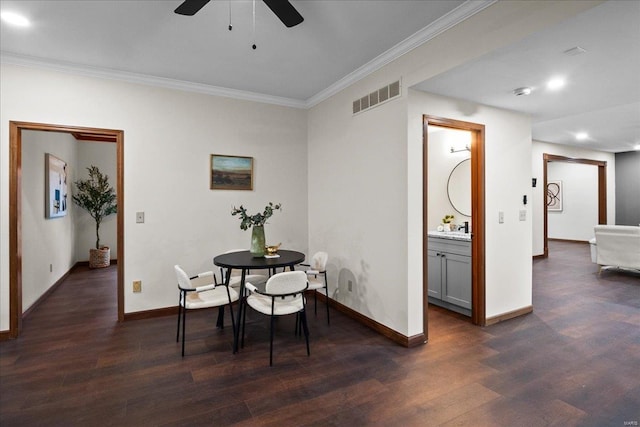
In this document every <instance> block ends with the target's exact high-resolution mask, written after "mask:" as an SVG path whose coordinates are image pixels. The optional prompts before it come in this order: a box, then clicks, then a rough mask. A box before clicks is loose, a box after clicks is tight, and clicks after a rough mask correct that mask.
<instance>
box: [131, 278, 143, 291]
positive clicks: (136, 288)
mask: <svg viewBox="0 0 640 427" xmlns="http://www.w3.org/2000/svg"><path fill="white" fill-rule="evenodd" d="M133 292H142V280H134V281H133Z"/></svg>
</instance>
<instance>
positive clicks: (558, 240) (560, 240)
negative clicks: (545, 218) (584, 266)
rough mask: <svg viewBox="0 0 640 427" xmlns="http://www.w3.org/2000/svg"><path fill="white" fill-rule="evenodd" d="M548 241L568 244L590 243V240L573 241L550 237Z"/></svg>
mask: <svg viewBox="0 0 640 427" xmlns="http://www.w3.org/2000/svg"><path fill="white" fill-rule="evenodd" d="M547 240H549V241H550V242H566V243H589V241H588V240H571V239H555V238H553V239H552V238H551V237H549V238H548V239H547Z"/></svg>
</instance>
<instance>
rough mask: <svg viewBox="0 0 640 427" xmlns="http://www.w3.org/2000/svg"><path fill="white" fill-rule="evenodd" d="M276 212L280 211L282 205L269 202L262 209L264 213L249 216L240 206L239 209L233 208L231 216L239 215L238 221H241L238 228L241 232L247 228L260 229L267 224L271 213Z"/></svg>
mask: <svg viewBox="0 0 640 427" xmlns="http://www.w3.org/2000/svg"><path fill="white" fill-rule="evenodd" d="M277 210H282V204H281V203H277V204H275V205H274V204H273V203H272V202H269V204H268V205H267V206H266V207H265V208H264V212H262V213H257V214H255V215H249V214H247V209H246V208H245V207H244V206H242V205H240V207H239V208H236V207H235V206H234V207H233V210H232V211H231V215H233V216H236V215H240V220H241V221H242V222H240V228H241V229H243V230H247V229H248V228H249V227H255V226H259V227H262V226H263V225H264V224H265V223H266V222H267V220H268V219H269V218H271V216H272V215H273V212H274V211H277Z"/></svg>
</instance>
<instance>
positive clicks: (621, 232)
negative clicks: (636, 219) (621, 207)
mask: <svg viewBox="0 0 640 427" xmlns="http://www.w3.org/2000/svg"><path fill="white" fill-rule="evenodd" d="M594 232H595V235H596V237H595V238H593V239H591V241H590V242H589V243H591V260H592V261H593V262H595V263H596V264H598V265H600V266H601V267H603V266H612V267H622V268H632V269H636V270H640V227H635V226H632V225H596V226H595V227H594Z"/></svg>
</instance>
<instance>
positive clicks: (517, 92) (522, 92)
mask: <svg viewBox="0 0 640 427" xmlns="http://www.w3.org/2000/svg"><path fill="white" fill-rule="evenodd" d="M513 94H514V95H515V96H522V95H530V94H531V88H530V87H526V86H524V87H519V88H517V89H514V90H513Z"/></svg>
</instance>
